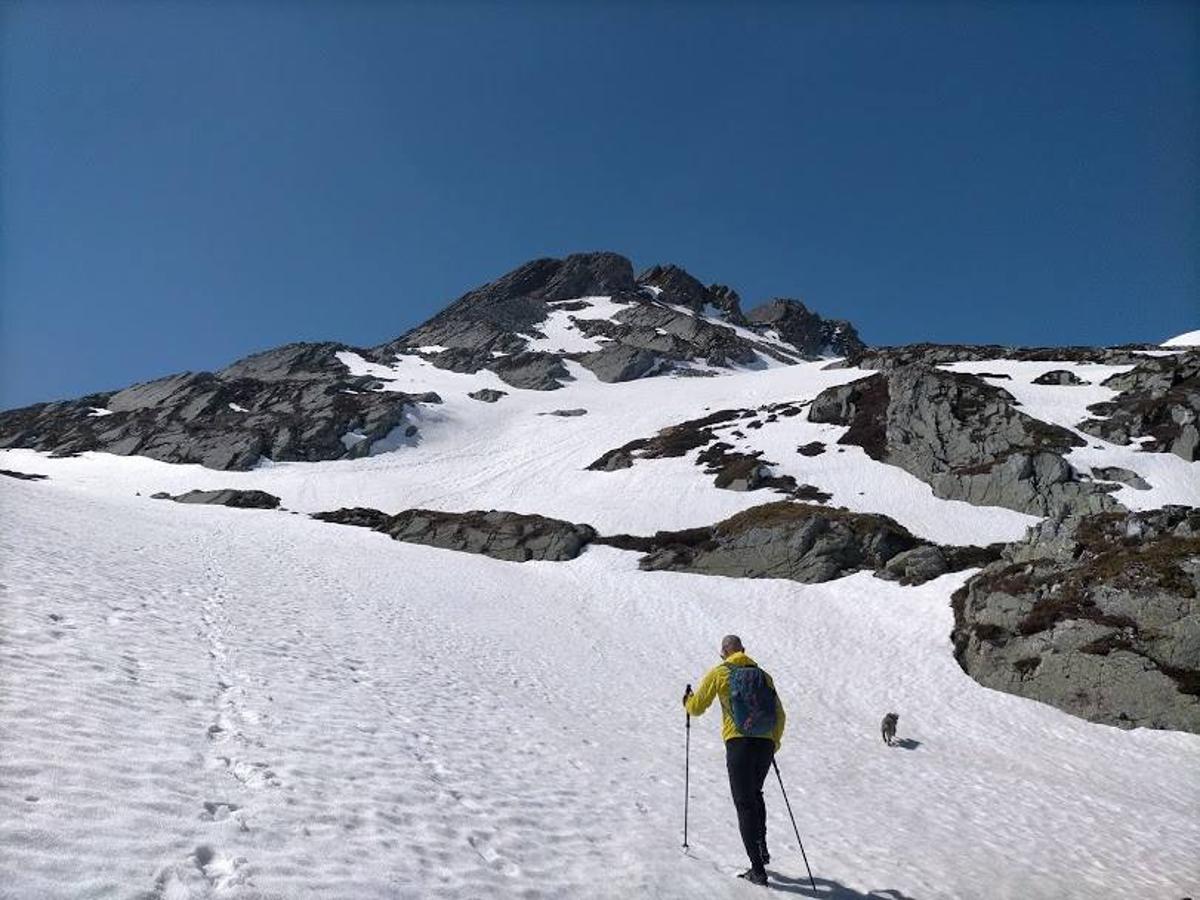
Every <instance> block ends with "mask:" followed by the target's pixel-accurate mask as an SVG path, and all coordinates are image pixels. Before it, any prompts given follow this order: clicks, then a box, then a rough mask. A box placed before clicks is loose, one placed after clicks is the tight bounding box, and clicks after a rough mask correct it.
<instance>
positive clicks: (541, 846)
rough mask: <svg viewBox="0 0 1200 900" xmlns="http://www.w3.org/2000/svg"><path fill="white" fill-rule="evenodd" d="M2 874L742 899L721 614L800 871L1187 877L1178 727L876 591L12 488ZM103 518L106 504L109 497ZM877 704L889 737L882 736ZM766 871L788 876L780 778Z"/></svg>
mask: <svg viewBox="0 0 1200 900" xmlns="http://www.w3.org/2000/svg"><path fill="white" fill-rule="evenodd" d="M2 497H3V503H4V509H5V516H4V519H3V522H4V524H3V532H2V534H3V543H4V554H5V559H6V564H5V582H6V596H5V599H4V608H5V622H4V624H5V649H4V660H5V662H4V666H5V682H6V690H5V691H4V692H3V694H2V695H0V717H2V719H3V725H4V730H3V732H2V733H3V738H2V739H0V740H2V742H3V744H2V749H3V753H2V755H0V772H2V774H3V778H2V779H0V784H3V791H4V802H3V804H2V805H0V848H2V850H3V859H4V869H5V872H6V874H5V881H4V886H3V889H2V893H3V895H4V896H6V897H20V898H25V897H30V898H32V897H37V898H51V897H64V898H65V897H81V896H119V897H150V896H154V897H172V898H199V897H228V898H235V897H240V898H251V897H287V898H303V897H313V898H317V897H320V898H371V897H379V898H385V897H387V898H392V897H412V898H418V897H420V898H424V897H449V898H462V897H643V896H644V897H665V898H675V897H677V898H694V897H714V898H715V897H746V896H754V895H755V893H754V892H755V891H756V890H757V889H756V888H752V887H750V886H747V885H745V884H743V883H740V882H738V881H736V880H735V879H733V878H732V877H731V872H733V871H736V869H737V866H738V863H739V862H740V861H741V856H742V853H741V850H740V847H739V844H738V840H737V833H736V828H735V824H734V817H733V808H732V804H731V803H730V802H729V799H728V787H727V784H726V782H725V772H724V765H723V758H722V751H721V748H720V744H719V737H718V733H717V731H718V730H717V723H716V721H714V720H712V717H711V716H709V717H707V718H704V719H699V720H697V721H696V723H695V725H694V727H693V729H692V731H693V740H692V748H691V773H690V774H691V808H690V814H689V815H690V825H689V829H690V831H689V842H690V844H691V845H692V849H691V852H690V853H689V854H684V853H683V852H682V850H681V848H680V846H679V845H680V843H681V830H680V829H681V822H682V800H683V774H684V773H683V749H684V747H683V736H684V735H683V721H682V718H683V717H682V716H681V715H680V709H679V705H678V703H679V698H678V695H679V694H680V692H681V689H682V685H683V683H684V682H686V681H695V680H696V678H697V677H698V676H699V675H700V674H701V672H702V671H703V670H704V669H706V668H707V667H708V666H710V665H711V664H713V663H714V662H715V661H716V655H715V651H716V643H717V641H718V640H719V638H720V635H721V634H723V633H725V632H728V631H737V632H740V633H742V634H743V635H744V636H745V638H746V640H747V641H748V642H749V645H750V649H751V652H752V653H753V655H755V656H756V657H757V658H758V659H759V660H760V662H762V664H763V665H765V666H767V667H768V668H769V669H770V671H771V672H772V673H773V675H774V677H775V679H776V681H777V683H778V684H779V686H780V689H781V691H782V693H783V696H784V698H785V701H786V703H787V706H788V710H789V729H788V734H787V736H786V738H785V742H784V746H783V749H782V751H781V754H780V757H779V765H780V769H781V771H782V774H783V776H784V778H785V784H786V787H787V789H788V793H789V797H790V799H791V801H792V805H793V807H794V809H795V812H796V814H797V824H798V825H799V827H800V829H801V836H802V838H803V840H804V846H805V850H806V851H807V853H808V857H809V860H810V862H811V863H812V865H813V868H814V874H815V875H816V877H817V884H818V888H819V894H820V895H821V896H830V897H863V896H867V895H868V892H876V893H873V894H871V895H872V896H884V895H886V896H897V897H901V896H902V897H914V898H963V897H989V898H1022V900H1024V898H1040V897H1044V898H1064V897H1066V898H1071V897H1079V898H1085V897H1113V898H1118V897H1129V898H1135V897H1136V898H1142V897H1147V896H1155V897H1177V896H1184V895H1185V893H1186V892H1188V891H1190V890H1193V889H1194V886H1195V883H1196V881H1195V879H1196V876H1197V870H1196V862H1195V861H1196V859H1197V858H1200V838H1198V836H1197V832H1196V829H1195V825H1194V813H1195V809H1196V807H1197V804H1198V803H1200V781H1198V779H1197V777H1196V766H1195V763H1196V753H1197V751H1198V750H1200V744H1198V740H1200V739H1198V738H1196V737H1195V736H1192V735H1185V734H1179V733H1166V732H1151V731H1135V732H1125V731H1120V730H1118V729H1114V728H1106V727H1102V726H1096V725H1091V724H1088V723H1086V722H1083V721H1081V720H1079V719H1075V718H1072V717H1070V716H1067V715H1065V714H1063V713H1060V712H1057V711H1056V710H1054V709H1051V708H1050V707H1047V706H1044V705H1041V704H1037V703H1031V702H1028V701H1024V700H1021V699H1018V698H1015V697H1011V696H1007V695H1004V694H1000V693H995V692H991V691H987V690H984V689H982V688H980V687H979V686H978V685H976V684H975V683H974V682H972V681H971V680H970V679H969V678H967V677H966V676H965V675H964V674H963V673H962V672H961V671H960V670H959V668H958V666H957V665H956V664H955V662H954V660H953V658H952V657H951V655H950V653H949V649H948V646H947V640H946V634H947V632H948V631H949V628H950V624H951V622H950V612H949V609H948V606H947V603H946V596H947V594H948V593H949V591H950V590H951V589H952V588H953V587H954V585H955V584H956V583H957V581H958V580H959V579H958V577H957V576H947V577H945V578H943V579H940V580H938V581H935V582H931V583H929V584H928V585H925V586H923V587H921V588H900V587H897V586H895V585H893V584H887V583H883V582H880V581H878V580H876V579H873V578H870V577H868V576H854V577H851V578H848V579H843V580H841V581H837V582H832V583H829V584H825V585H815V586H800V585H796V584H792V583H788V582H776V581H756V582H744V581H734V580H729V579H716V578H705V577H699V576H687V575H672V574H664V573H647V572H639V571H637V569H636V567H635V565H634V557H633V556H632V555H630V554H626V553H622V552H620V551H617V550H612V549H609V548H593V549H592V550H590V551H588V552H587V553H586V554H584V555H583V556H582V557H580V558H579V559H577V560H576V561H574V562H571V563H559V564H551V563H528V564H516V563H503V562H497V561H494V560H489V559H485V558H482V557H474V556H468V555H463V554H454V553H451V552H448V551H440V550H434V549H429V548H422V547H415V546H409V545H401V544H396V543H395V542H392V541H389V540H387V539H386V538H384V537H383V536H381V535H378V534H373V533H370V532H366V531H363V530H361V529H354V528H344V527H337V526H331V525H325V524H322V523H318V522H314V521H311V520H308V519H306V518H301V517H292V516H287V515H285V514H279V513H272V512H260V511H245V510H228V509H223V508H208V507H182V506H178V505H176V504H169V503H168V504H163V503H152V502H149V501H145V500H142V499H140V498H136V497H131V496H128V495H125V496H117V495H112V496H104V495H102V494H101V493H99V492H96V491H80V490H77V489H74V488H68V487H64V486H62V485H59V486H55V485H54V484H53V483H40V484H37V483H35V484H26V483H19V482H12V483H10V482H9V481H8V480H5V484H4V485H3V495H2ZM115 522H119V523H121V526H120V527H119V528H114V527H112V523H115ZM891 709H895V710H898V711H900V713H901V721H900V736H901V738H903V739H905V741H906V743H905V744H904V747H903V748H892V749H889V748H887V747H885V746H884V745H883V744H882V743H881V742H880V740H879V736H878V730H877V729H878V721H879V718H880V717H881V715H882V714H883V712H886V711H888V710H891ZM767 803H768V811H769V823H768V829H769V831H768V834H769V838H770V842H771V846H772V852H773V855H774V859H775V861H774V862H773V864H772V865H771V870H772V871H773V872H774V873H776V876H775V877H776V883H777V884H778V885H780V886H781V887H782V888H784V889H787V890H791V891H795V892H797V893H800V894H801V895H807V888H806V886H802V885H804V884H805V883H804V867H803V864H802V862H801V860H800V857H799V850H798V848H797V846H796V842H795V838H794V836H792V834H791V826H790V823H789V821H788V819H787V816H786V813H785V811H784V809H783V805H782V803H781V800H780V797H779V794H778V788H777V787H776V786H774V785H768V791H767Z"/></svg>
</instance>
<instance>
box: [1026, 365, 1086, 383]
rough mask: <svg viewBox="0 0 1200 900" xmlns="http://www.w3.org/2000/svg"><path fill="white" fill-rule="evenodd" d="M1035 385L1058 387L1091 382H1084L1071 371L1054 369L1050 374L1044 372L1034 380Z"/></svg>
mask: <svg viewBox="0 0 1200 900" xmlns="http://www.w3.org/2000/svg"><path fill="white" fill-rule="evenodd" d="M1033 383H1034V384H1057V385H1082V384H1091V382H1090V381H1084V380H1083V379H1082V378H1080V377H1079V376H1078V375H1076V374H1075V373H1074V372H1072V371H1071V370H1070V369H1052V370H1051V371H1049V372H1043V373H1042V374H1041V375H1039V376H1038V377H1037V378H1035V379H1033Z"/></svg>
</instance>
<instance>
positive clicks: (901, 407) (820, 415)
mask: <svg viewBox="0 0 1200 900" xmlns="http://www.w3.org/2000/svg"><path fill="white" fill-rule="evenodd" d="M808 417H809V420H810V421H812V422H827V423H833V424H838V425H848V426H849V430H848V431H847V432H846V434H845V435H843V436H842V438H841V439H840V440H839V442H838V443H840V444H849V445H855V446H859V447H862V448H863V449H864V450H865V451H866V452H867V455H869V456H870V457H871V458H872V459H875V460H878V461H880V462H886V463H889V464H891V465H896V466H899V467H900V468H902V469H904V470H905V471H906V472H910V473H911V474H913V475H915V476H916V477H918V478H920V479H921V480H922V481H925V482H926V483H928V484H929V485H930V486H932V487H933V491H934V494H935V495H937V496H938V497H942V498H945V499H950V500H965V501H966V502H968V503H973V504H975V505H977V506H1003V507H1007V508H1008V509H1015V510H1017V511H1019V512H1024V513H1030V514H1032V515H1038V516H1045V515H1049V514H1050V513H1051V512H1053V511H1055V510H1060V509H1072V510H1076V511H1080V512H1098V511H1101V510H1105V509H1113V508H1117V507H1118V504H1117V503H1116V501H1115V500H1113V499H1112V498H1111V497H1110V496H1108V495H1107V491H1106V489H1105V488H1104V487H1103V486H1101V485H1096V484H1093V483H1090V482H1082V481H1080V480H1079V478H1078V475H1077V474H1076V472H1075V471H1074V470H1073V469H1072V468H1071V466H1070V465H1069V464H1068V463H1067V461H1066V460H1065V459H1063V457H1062V454H1063V453H1065V452H1067V451H1068V450H1070V449H1071V448H1072V447H1077V446H1082V445H1083V441H1082V439H1080V438H1079V437H1078V436H1077V435H1075V434H1073V433H1072V432H1070V431H1068V430H1066V429H1065V428H1059V427H1058V426H1055V425H1050V424H1048V423H1046V422H1042V421H1040V420H1038V419H1034V418H1032V417H1030V416H1027V415H1025V413H1023V412H1020V411H1019V410H1018V409H1017V408H1016V403H1015V401H1014V400H1013V398H1012V395H1011V394H1009V393H1008V392H1007V391H1005V390H1003V389H1002V388H999V387H996V386H994V385H989V384H987V383H986V382H984V381H981V380H980V379H978V378H975V377H973V376H970V375H962V374H958V373H953V372H944V371H942V370H940V369H934V368H931V367H929V366H925V365H920V364H918V365H911V366H905V367H903V368H900V369H895V370H892V371H889V372H887V373H885V374H879V375H872V376H870V377H868V378H864V379H861V380H859V381H854V382H851V383H850V384H846V385H841V386H839V387H834V388H830V389H828V390H826V391H823V392H822V393H821V394H820V395H818V396H817V398H816V399H815V400H813V402H812V405H811V406H810V408H809V414H808Z"/></svg>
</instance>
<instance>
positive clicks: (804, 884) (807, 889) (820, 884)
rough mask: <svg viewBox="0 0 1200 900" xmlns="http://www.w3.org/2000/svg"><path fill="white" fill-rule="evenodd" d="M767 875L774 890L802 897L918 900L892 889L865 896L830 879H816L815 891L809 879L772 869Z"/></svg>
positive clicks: (851, 899)
mask: <svg viewBox="0 0 1200 900" xmlns="http://www.w3.org/2000/svg"><path fill="white" fill-rule="evenodd" d="M767 874H768V875H769V876H770V879H771V887H772V888H774V889H775V890H777V891H783V892H784V893H787V894H796V895H797V896H800V897H812V898H820V900H916V898H915V897H910V896H909V895H908V894H905V893H904V892H902V891H897V890H894V889H891V888H884V889H879V890H873V891H869V892H868V893H866V894H864V893H861V892H860V891H856V890H853V889H852V888H848V887H846V886H845V885H844V884H838V883H837V882H836V881H830V880H829V879H828V878H814V879H813V881H814V882H816V885H817V889H816V890H815V891H814V890H813V888H812V884H810V883H809V880H808V879H807V878H792V877H791V876H789V875H780V874H779V873H778V872H774V871H771V870H770V869H768V870H767Z"/></svg>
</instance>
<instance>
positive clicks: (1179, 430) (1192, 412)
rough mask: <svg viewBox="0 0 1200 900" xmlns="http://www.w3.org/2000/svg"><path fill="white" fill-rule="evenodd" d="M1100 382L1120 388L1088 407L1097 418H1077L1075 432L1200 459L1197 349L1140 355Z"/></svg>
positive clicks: (1193, 460)
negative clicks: (1135, 361)
mask: <svg viewBox="0 0 1200 900" xmlns="http://www.w3.org/2000/svg"><path fill="white" fill-rule="evenodd" d="M1103 383H1104V386H1105V387H1110V388H1112V389H1114V390H1117V391H1120V392H1121V393H1120V394H1118V395H1117V396H1116V397H1115V398H1113V399H1112V400H1108V401H1105V402H1103V403H1095V404H1093V405H1091V406H1089V407H1088V412H1090V413H1093V414H1094V415H1095V416H1096V417H1097V418H1093V419H1088V420H1087V421H1084V422H1081V423H1080V424H1079V425H1078V426H1077V427H1078V428H1079V430H1080V431H1082V432H1084V433H1086V434H1091V435H1094V436H1095V437H1098V438H1103V439H1104V440H1106V441H1112V442H1113V443H1115V444H1128V443H1129V442H1130V441H1133V440H1141V447H1140V449H1141V450H1143V451H1145V452H1151V453H1154V452H1157V453H1174V454H1175V455H1176V456H1180V457H1182V458H1183V459H1186V460H1187V461H1188V462H1195V461H1196V460H1198V459H1200V351H1196V350H1193V351H1190V352H1188V353H1178V354H1172V355H1170V356H1160V357H1155V358H1152V359H1144V360H1143V361H1142V362H1140V363H1139V364H1138V365H1137V366H1136V367H1135V368H1134V369H1132V370H1131V371H1129V372H1123V373H1121V374H1118V375H1114V376H1112V377H1111V378H1108V379H1105V381H1104V382H1103Z"/></svg>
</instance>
